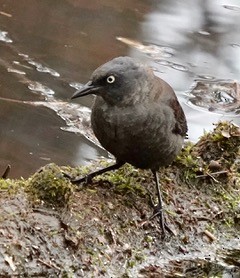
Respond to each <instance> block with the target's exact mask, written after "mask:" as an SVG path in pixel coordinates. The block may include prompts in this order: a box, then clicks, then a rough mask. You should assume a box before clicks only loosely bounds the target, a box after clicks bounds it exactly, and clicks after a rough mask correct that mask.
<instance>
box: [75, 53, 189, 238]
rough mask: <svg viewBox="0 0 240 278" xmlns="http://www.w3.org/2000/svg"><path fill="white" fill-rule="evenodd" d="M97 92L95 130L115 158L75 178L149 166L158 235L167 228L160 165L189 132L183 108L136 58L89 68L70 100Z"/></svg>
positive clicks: (167, 161) (93, 115)
mask: <svg viewBox="0 0 240 278" xmlns="http://www.w3.org/2000/svg"><path fill="white" fill-rule="evenodd" d="M90 94H93V95H95V99H94V103H93V106H92V113H91V125H92V129H93V132H94V134H95V136H96V137H97V139H98V140H99V142H100V144H101V145H102V146H103V147H104V148H105V149H106V150H107V151H108V152H110V153H111V154H112V155H113V156H114V157H115V158H116V162H115V163H114V164H112V165H110V166H108V167H106V168H103V169H100V170H98V171H95V172H92V173H90V174H88V175H87V176H86V177H83V178H79V177H76V178H73V179H72V181H73V182H74V183H81V182H84V181H86V182H90V181H91V180H92V179H93V178H94V177H95V176H97V175H100V174H103V173H105V172H107V171H110V170H116V169H118V168H120V167H121V166H123V165H124V164H125V163H129V164H131V165H132V166H134V167H136V168H140V169H149V170H151V172H152V174H153V177H154V181H155V184H156V191H157V198H158V205H157V206H156V207H155V208H156V209H157V212H156V213H154V215H155V216H156V215H158V216H159V224H160V228H161V230H162V237H165V235H166V230H167V231H168V232H170V231H171V230H170V228H169V227H168V225H167V224H166V221H165V217H164V214H163V200H162V196H161V190H160V182H159V177H158V170H159V168H160V167H164V166H168V165H169V164H171V163H172V162H173V160H174V159H175V158H176V156H177V155H178V154H179V152H180V151H181V149H182V146H183V144H184V139H185V137H186V135H187V130H188V128H187V121H186V117H185V114H184V111H183V109H182V107H181V105H180V103H179V101H178V99H177V97H176V94H175V92H174V90H173V89H172V87H171V86H170V85H169V84H168V83H166V82H165V81H164V80H163V79H161V78H159V77H157V76H156V75H155V74H154V71H153V70H152V69H151V68H150V67H149V66H147V65H145V64H143V63H141V62H140V61H139V60H137V59H134V58H131V57H128V56H123V57H116V58H114V59H112V60H110V61H108V62H106V63H105V64H103V65H101V66H99V67H98V68H97V69H96V70H94V71H93V73H92V75H91V77H90V81H88V82H87V83H86V84H85V85H83V87H82V88H80V89H79V90H78V91H76V92H75V93H74V94H73V96H72V97H71V99H75V98H78V97H83V96H86V95H90Z"/></svg>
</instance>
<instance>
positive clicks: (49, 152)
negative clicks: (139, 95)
mask: <svg viewBox="0 0 240 278" xmlns="http://www.w3.org/2000/svg"><path fill="white" fill-rule="evenodd" d="M120 55H129V56H131V57H136V58H139V59H141V60H142V61H143V62H146V63H148V64H149V65H150V66H152V67H153V69H154V70H155V73H156V75H158V76H160V77H161V78H163V79H165V80H166V81H167V82H169V83H170V84H171V86H172V87H173V88H174V90H175V91H176V92H177V95H178V97H179V100H180V101H181V103H182V106H183V108H184V110H185V112H186V115H187V119H188V124H189V138H190V139H191V140H193V141H196V140H197V138H198V137H199V136H200V135H201V134H202V133H203V129H205V130H209V129H212V123H215V122H217V121H218V120H224V119H227V120H233V121H234V122H236V123H238V124H239V123H240V120H239V115H238V113H239V107H240V104H239V98H240V97H239V94H240V93H239V89H238V86H237V85H236V88H237V89H236V91H233V90H232V89H231V88H232V86H231V83H233V82H232V81H233V80H234V81H236V80H238V78H239V74H240V61H239V57H240V3H239V1H237V0H235V1H234V0H228V1H226V0H225V1H223V0H221V1H219V0H208V1H207V0H205V1H203V0H195V1H191V0H185V1H177V0H170V1H169V0H168V1H167V0H165V1H154V0H152V1H150V0H145V1H143V0H134V1H128V2H126V1H109V0H102V1H99V0H93V1H91V2H90V1H84V0H78V1H76V0H62V1H57V0H45V1H38V0H31V1H30V0H22V1H14V0H0V139H1V140H0V158H1V159H0V172H1V171H2V172H3V170H4V168H5V167H6V165H7V164H11V165H12V170H11V174H10V175H11V177H21V176H23V177H27V176H29V175H30V174H31V173H33V172H34V171H35V170H36V169H38V168H39V167H40V166H42V165H45V164H46V163H48V162H56V163H58V164H61V165H66V164H69V165H72V166H74V165H79V164H81V165H82V164H86V163H89V161H90V160H95V159H98V158H99V157H101V156H105V157H106V156H108V154H107V152H106V151H104V150H103V149H102V148H101V147H100V146H98V145H97V144H96V140H95V138H94V136H93V135H92V133H91V129H90V126H89V116H90V109H89V108H90V107H91V103H92V97H91V96H87V97H85V98H82V99H78V100H76V101H75V102H70V100H69V99H70V96H71V95H72V94H73V92H74V91H75V89H76V88H78V87H79V86H80V85H81V83H84V82H86V81H87V80H88V78H89V76H90V74H91V72H92V71H93V70H94V69H95V68H96V67H98V66H99V65H101V64H102V63H104V62H106V61H107V60H110V59H112V58H113V57H116V56H120ZM223 80H225V81H226V82H227V83H228V82H229V83H230V85H229V86H228V87H227V88H225V87H224V86H222V85H220V86H219V82H220V81H221V82H222V81H223ZM209 81H211V82H213V83H214V82H215V83H214V84H216V86H215V87H214V86H212V85H209V84H210V83H211V82H210V83H209ZM197 82H203V83H204V85H203V87H201V86H200V85H201V84H200V85H198V86H197V84H198V83H197ZM226 82H225V83H224V82H222V83H224V84H226ZM222 83H221V84H222ZM229 83H228V84H229ZM211 84H212V83H211ZM236 84H237V83H236ZM216 87H217V89H216ZM192 88H197V89H198V90H197V92H195V91H191V90H192ZM199 88H204V90H203V92H206V91H207V94H206V93H202V92H201V90H199ZM229 88H230V89H229Z"/></svg>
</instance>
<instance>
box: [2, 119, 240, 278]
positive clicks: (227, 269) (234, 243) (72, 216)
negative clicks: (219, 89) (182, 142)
mask: <svg viewBox="0 0 240 278" xmlns="http://www.w3.org/2000/svg"><path fill="white" fill-rule="evenodd" d="M239 149H240V129H239V127H237V126H235V125H233V124H232V123H219V124H218V125H217V126H216V128H215V130H214V131H213V132H212V133H208V134H205V135H203V137H202V138H200V140H199V142H197V143H196V144H194V145H193V144H190V143H188V144H186V146H185V148H184V149H183V151H182V153H181V154H180V155H179V157H178V158H177V159H176V161H175V162H174V163H173V164H172V165H171V166H169V167H167V168H164V169H161V170H160V172H159V175H160V178H161V183H162V194H163V199H164V205H165V215H166V220H167V222H168V224H169V226H170V228H171V230H172V231H173V233H174V235H171V234H168V235H167V237H166V238H165V239H164V240H163V239H162V237H161V230H160V228H159V223H158V219H157V218H155V219H153V220H149V218H150V216H151V215H152V213H153V207H152V205H151V200H154V202H155V201H156V196H155V185H154V182H153V177H152V176H151V173H150V171H142V170H138V169H135V168H133V167H131V166H130V165H125V166H124V167H122V168H121V169H119V170H118V171H115V172H110V173H107V174H105V175H102V176H100V177H98V178H95V179H94V181H93V182H92V183H91V184H81V185H79V186H76V185H72V184H71V183H70V181H69V179H68V177H67V175H71V176H77V175H85V174H86V173H88V172H90V171H93V170H94V169H96V168H101V167H104V166H106V165H107V164H108V162H105V161H99V162H96V163H93V164H92V165H90V166H88V167H78V168H74V169H73V168H70V167H67V166H61V167H60V166H57V165H55V164H48V165H46V166H45V167H43V168H41V169H40V170H39V171H38V172H36V173H35V174H34V175H32V176H31V177H29V178H28V179H26V180H24V179H20V180H11V179H1V180H0V191H1V195H0V203H1V205H0V222H1V226H0V254H1V255H0V277H123V278H124V277H143V278H145V277H225V278H228V277H234V278H237V277H240V194H239V190H240V150H239ZM66 174H67V175H66Z"/></svg>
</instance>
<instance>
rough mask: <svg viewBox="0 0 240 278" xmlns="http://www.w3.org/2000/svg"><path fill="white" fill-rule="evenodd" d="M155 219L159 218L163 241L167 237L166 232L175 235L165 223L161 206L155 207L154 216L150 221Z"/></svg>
mask: <svg viewBox="0 0 240 278" xmlns="http://www.w3.org/2000/svg"><path fill="white" fill-rule="evenodd" d="M155 217H159V224H160V228H161V230H162V238H163V239H164V238H165V237H166V232H168V233H169V234H172V235H174V232H173V231H172V229H171V228H170V227H169V226H168V224H167V223H166V221H165V217H164V215H163V208H162V207H160V206H159V205H157V206H154V211H153V214H152V216H151V217H150V218H149V219H150V220H152V219H154V218H155Z"/></svg>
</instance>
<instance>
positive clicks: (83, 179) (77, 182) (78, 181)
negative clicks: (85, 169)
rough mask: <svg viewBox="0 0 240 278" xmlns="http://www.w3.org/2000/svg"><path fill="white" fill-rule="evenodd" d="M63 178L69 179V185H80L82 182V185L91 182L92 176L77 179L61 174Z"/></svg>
mask: <svg viewBox="0 0 240 278" xmlns="http://www.w3.org/2000/svg"><path fill="white" fill-rule="evenodd" d="M63 175H64V177H65V178H67V179H69V180H70V181H71V183H73V184H80V183H82V182H84V183H90V182H91V181H92V176H91V174H89V175H87V176H85V177H82V178H78V177H72V176H70V175H69V174H67V173H63Z"/></svg>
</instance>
